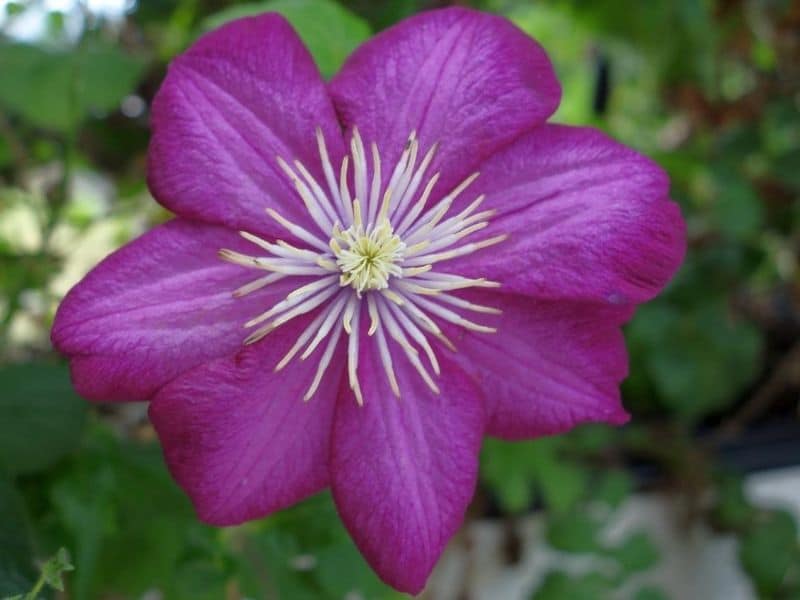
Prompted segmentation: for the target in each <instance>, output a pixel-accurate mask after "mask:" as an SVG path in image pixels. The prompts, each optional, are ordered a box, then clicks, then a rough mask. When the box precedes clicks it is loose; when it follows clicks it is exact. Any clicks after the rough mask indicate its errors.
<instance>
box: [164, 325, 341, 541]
mask: <svg viewBox="0 0 800 600" xmlns="http://www.w3.org/2000/svg"><path fill="white" fill-rule="evenodd" d="M308 320H309V319H308V318H305V317H303V318H298V319H296V320H293V321H290V322H289V323H287V324H285V325H283V326H281V327H279V328H278V329H277V330H275V331H274V332H273V333H271V334H270V335H269V338H268V339H266V340H264V341H263V342H261V343H258V344H256V345H254V346H250V347H248V348H247V349H245V350H243V351H242V352H240V353H239V354H238V355H237V356H235V357H230V358H224V359H220V360H217V361H214V362H211V363H208V364H206V365H203V366H201V367H198V368H197V369H194V370H193V371H190V372H188V373H186V374H185V375H182V376H181V377H179V378H178V379H176V380H175V381H173V382H171V383H170V384H169V385H167V386H165V387H164V388H163V389H162V390H161V391H160V392H159V393H158V394H157V395H156V397H155V398H154V400H153V402H152V403H151V405H150V419H151V420H152V422H153V425H154V426H155V428H156V431H157V432H158V435H159V438H160V439H161V444H162V446H163V448H164V456H165V458H166V461H167V465H168V466H169V469H170V472H171V473H172V475H173V477H174V478H175V480H176V481H177V482H178V483H179V484H180V486H181V487H182V488H183V489H184V490H185V491H186V493H187V494H188V495H189V497H190V498H191V499H192V502H193V503H194V506H195V509H196V510H197V513H198V515H199V517H200V518H201V519H202V520H203V521H205V522H207V523H211V524H214V525H233V524H237V523H242V522H244V521H247V520H250V519H256V518H260V517H263V516H265V515H267V514H269V513H271V512H273V511H276V510H280V509H282V508H285V507H287V506H290V505H292V504H294V503H295V502H298V501H300V500H302V499H303V498H305V497H306V496H309V495H310V494H313V493H316V492H318V491H319V490H321V489H322V488H324V487H325V486H326V485H327V484H328V467H327V458H328V446H329V438H330V430H331V421H332V418H333V411H334V408H335V406H336V401H335V400H336V399H335V396H336V390H337V389H338V386H339V380H340V378H341V375H342V373H343V368H342V365H343V354H341V353H340V354H338V355H335V356H334V359H333V361H332V362H331V364H330V366H329V367H328V369H327V370H326V374H325V375H324V377H323V379H322V383H321V385H320V388H319V390H318V391H317V393H316V394H315V395H314V397H313V398H311V400H310V401H308V402H303V399H302V398H303V394H304V392H305V391H306V389H307V388H308V386H309V384H310V382H311V378H312V377H313V375H314V368H313V366H312V365H311V364H310V363H311V362H312V360H313V358H312V359H310V360H309V361H308V362H303V361H299V360H295V361H291V362H290V363H289V364H288V365H287V366H286V368H285V369H284V370H282V371H280V372H278V373H276V372H275V371H274V367H275V365H276V363H277V362H278V361H279V359H280V358H281V356H282V355H283V354H285V353H286V352H287V350H288V349H289V347H290V346H291V345H292V344H293V343H294V341H295V339H296V338H297V336H298V335H299V334H300V332H301V331H302V328H303V327H304V326H305V325H307V324H308Z"/></svg>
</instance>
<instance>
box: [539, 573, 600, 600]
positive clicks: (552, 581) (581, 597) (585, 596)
mask: <svg viewBox="0 0 800 600" xmlns="http://www.w3.org/2000/svg"><path fill="white" fill-rule="evenodd" d="M610 592H611V586H610V584H609V582H608V581H607V580H606V579H605V578H604V577H603V576H602V575H601V574H600V573H588V574H585V575H568V574H567V573H564V572H562V571H551V572H550V573H548V574H547V576H546V577H545V579H544V582H543V583H542V585H541V586H540V587H539V589H538V590H537V591H536V593H535V594H534V595H533V600H565V599H567V598H568V599H569V600H597V599H598V598H607V597H608V594H609V593H610Z"/></svg>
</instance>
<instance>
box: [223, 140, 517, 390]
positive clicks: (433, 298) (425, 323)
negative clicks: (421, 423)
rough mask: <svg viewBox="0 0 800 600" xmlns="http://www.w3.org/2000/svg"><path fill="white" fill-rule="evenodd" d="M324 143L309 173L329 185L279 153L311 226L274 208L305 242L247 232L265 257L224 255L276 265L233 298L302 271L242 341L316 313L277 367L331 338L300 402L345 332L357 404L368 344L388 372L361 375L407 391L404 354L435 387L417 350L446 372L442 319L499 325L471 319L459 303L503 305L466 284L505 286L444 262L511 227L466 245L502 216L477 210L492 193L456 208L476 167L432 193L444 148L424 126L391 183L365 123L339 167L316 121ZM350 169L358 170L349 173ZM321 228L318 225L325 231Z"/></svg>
mask: <svg viewBox="0 0 800 600" xmlns="http://www.w3.org/2000/svg"><path fill="white" fill-rule="evenodd" d="M316 141H317V148H318V151H319V157H320V166H321V171H320V168H319V166H314V169H313V170H314V171H315V172H317V173H320V172H321V173H322V174H323V175H324V181H322V182H320V181H318V180H317V179H316V178H315V177H314V176H313V175H312V174H311V170H309V169H308V168H306V166H305V165H303V164H302V163H301V162H300V161H299V160H291V161H288V160H284V159H283V158H281V157H278V158H277V159H276V160H277V163H278V166H279V167H280V169H281V170H282V171H283V172H284V173H285V174H286V177H287V178H288V179H289V181H290V182H291V184H292V186H293V188H294V190H295V191H296V193H297V195H298V197H299V200H300V201H302V203H303V206H305V209H306V212H307V213H308V218H309V222H313V224H314V226H313V229H314V232H313V233H312V232H311V231H309V230H308V229H306V228H305V227H304V226H301V225H299V224H297V223H294V222H292V221H289V220H288V219H286V218H284V217H283V216H282V215H281V214H280V213H278V212H277V211H276V210H274V209H272V208H268V209H267V213H268V214H269V215H270V217H272V218H273V219H274V220H275V221H277V222H278V223H279V224H280V225H281V226H282V227H283V228H284V229H286V230H287V231H288V232H289V233H290V234H291V235H292V236H293V238H295V239H296V240H299V242H300V243H299V245H298V246H295V245H292V244H289V243H287V242H285V241H283V240H273V239H264V238H262V237H259V236H257V235H253V234H252V233H249V232H247V231H242V232H240V233H241V235H242V237H243V238H244V239H246V240H248V241H249V242H251V243H252V244H253V245H254V247H255V248H256V249H257V250H256V252H258V254H257V255H248V254H244V253H241V252H237V251H235V250H229V249H221V250H220V251H219V256H220V258H222V259H223V260H226V261H228V262H231V263H233V264H235V265H239V266H242V267H246V268H250V269H257V270H261V271H269V273H268V274H266V275H261V276H259V277H258V278H256V279H254V280H253V281H250V282H249V283H246V284H244V285H242V286H241V287H239V288H238V289H236V290H234V291H233V295H234V297H237V298H238V297H241V296H245V295H248V294H254V293H256V292H259V291H260V290H263V289H264V288H267V290H269V287H268V286H269V285H270V284H272V283H275V282H276V281H279V280H283V279H285V278H287V277H297V276H301V277H304V278H305V279H300V280H298V282H297V285H296V286H294V288H293V289H291V291H289V292H288V293H287V294H286V295H285V296H283V298H282V299H280V300H278V299H277V298H276V299H275V300H278V301H275V300H273V301H272V302H271V304H272V306H271V307H270V308H268V309H267V310H265V311H264V312H262V313H260V314H258V315H257V316H255V317H254V318H252V319H250V320H249V321H247V322H246V323H244V326H245V327H247V328H253V327H255V328H256V329H254V330H253V331H252V332H251V333H250V334H249V335H248V336H247V337H246V338H245V339H244V343H245V344H253V343H256V342H258V341H260V340H261V339H263V338H264V337H265V336H266V335H268V334H269V333H270V332H271V331H273V330H274V329H276V328H278V327H280V326H281V325H283V324H285V323H287V322H288V321H291V320H292V319H295V318H297V317H299V316H301V315H304V314H307V313H310V312H312V311H318V314H317V315H316V317H315V318H314V319H313V320H312V321H311V323H310V324H309V325H308V326H306V327H305V328H304V329H303V331H302V332H301V333H300V334H299V336H298V337H297V339H296V340H295V341H294V343H293V344H292V346H291V348H290V349H289V350H288V351H287V352H286V354H284V355H283V357H282V358H281V359H280V361H279V362H278V364H277V365H276V366H275V371H280V370H281V369H283V368H285V367H286V365H287V364H289V362H290V361H292V360H293V359H295V358H297V357H298V354H299V359H300V360H308V359H310V358H311V357H312V355H314V354H315V351H316V350H317V348H318V347H320V346H322V345H323V342H326V343H325V344H324V348H325V349H324V351H323V352H322V355H321V356H320V357H319V362H318V363H317V366H316V370H315V372H314V377H313V379H312V381H311V384H310V386H309V388H308V390H307V391H306V392H305V394H304V396H303V398H304V400H306V401H307V400H310V399H311V398H312V397H313V396H314V395H315V393H316V392H317V391H318V390H319V388H320V385H321V382H322V378H323V376H324V374H325V372H326V371H327V369H329V367H330V364H331V361H332V360H333V356H334V354H335V352H336V348H337V347H338V346H339V343H340V340H341V337H342V332H345V333H346V334H347V336H348V341H347V352H346V354H347V378H348V382H349V385H350V388H351V389H352V390H353V394H354V396H355V400H356V402H357V403H358V404H359V405H362V404H363V403H364V402H365V400H366V401H368V400H369V399H368V398H367V399H365V398H364V395H363V391H362V388H361V382H360V381H359V369H358V366H359V361H358V357H359V351H360V344H361V343H368V344H372V343H374V344H376V346H375V348H376V349H377V356H378V357H379V358H380V362H381V364H382V366H383V371H384V373H383V374H382V375H381V374H380V373H362V375H361V376H362V377H381V376H384V377H386V382H387V383H388V386H389V388H390V389H391V391H392V393H393V394H394V395H395V396H397V397H398V398H400V397H401V391H402V390H401V389H400V385H399V383H398V377H397V371H396V369H397V367H398V365H399V363H397V364H395V362H396V361H395V359H397V358H398V357H402V356H405V358H404V359H403V360H407V361H408V363H407V364H410V365H411V366H412V367H413V368H414V370H415V371H416V372H417V374H418V375H419V377H420V378H421V379H422V380H423V381H424V382H425V384H426V385H427V386H428V388H429V389H430V390H431V391H432V392H433V393H439V387H438V386H437V384H436V381H435V380H434V378H433V377H432V376H431V374H430V373H429V371H428V368H427V367H426V366H425V365H423V364H422V361H421V359H420V351H419V349H421V350H422V351H423V352H424V354H425V356H426V357H427V362H428V363H430V368H432V370H433V373H435V374H436V375H439V374H440V373H441V366H440V364H439V360H438V358H437V355H436V349H435V348H434V345H435V344H432V343H431V342H433V341H434V340H437V341H438V342H440V343H441V346H439V350H442V347H446V348H449V349H450V350H453V351H455V347H454V346H453V344H452V342H450V340H449V339H447V338H446V337H445V335H444V333H443V332H442V329H441V328H440V327H439V325H438V324H437V320H438V321H439V322H440V323H441V322H446V323H449V324H451V325H453V326H457V327H461V328H464V329H467V330H469V331H473V332H479V333H492V332H494V331H495V328H494V327H490V326H487V325H483V324H481V323H476V322H474V321H471V320H469V319H467V318H465V317H464V316H462V315H461V314H460V312H459V311H470V312H472V313H479V314H483V315H496V314H499V313H500V311H499V310H497V309H496V308H493V307H491V306H484V305H482V304H475V303H473V302H470V301H468V300H465V299H464V298H461V297H459V296H458V295H456V293H458V290H462V289H470V288H490V287H497V286H498V285H499V284H498V283H496V282H494V281H489V280H488V279H486V278H483V277H480V278H469V277H463V276H461V275H458V274H457V273H442V272H439V271H437V270H436V265H437V263H439V262H442V261H446V260H449V259H452V258H456V257H459V256H465V255H467V254H470V253H472V252H477V251H479V250H481V249H483V248H487V247H489V246H492V245H494V244H498V243H500V242H502V241H503V240H505V239H506V236H505V235H503V234H498V235H493V236H491V237H488V238H487V239H484V240H480V241H478V242H469V241H467V242H466V243H461V240H464V239H469V238H470V236H472V235H473V234H475V233H477V232H478V231H481V230H483V229H484V228H486V227H487V226H488V224H489V219H490V218H491V217H492V216H493V215H494V211H493V210H484V211H481V212H478V207H479V206H480V205H481V203H482V202H483V200H484V198H485V196H484V195H481V196H478V198H476V199H475V200H473V201H472V202H471V203H470V204H469V205H468V206H467V207H466V208H464V209H462V210H461V211H460V212H459V213H458V214H456V215H454V216H448V213H449V211H450V209H451V207H452V206H453V204H454V202H455V200H456V199H457V198H458V197H459V196H460V194H462V193H463V192H464V190H466V189H467V188H468V187H469V186H470V185H471V184H472V182H473V181H475V178H476V177H477V176H478V174H477V173H473V174H471V175H469V176H468V177H466V178H465V179H464V180H463V181H462V182H461V183H460V184H459V185H457V186H456V187H455V188H454V189H453V190H452V191H450V192H449V193H447V194H445V195H444V196H442V197H441V198H440V199H438V200H436V198H435V197H434V196H433V194H434V188H435V186H436V184H437V182H438V181H439V178H440V176H439V173H435V174H433V175H432V176H430V177H427V175H426V173H427V171H428V168H429V167H430V165H431V164H432V162H433V160H434V157H435V155H436V151H437V148H438V145H437V144H433V145H431V146H428V147H427V151H426V149H425V148H424V147H423V145H422V141H421V140H420V139H418V138H417V135H416V132H413V131H412V132H411V134H410V135H409V137H408V140H407V142H406V144H405V147H404V148H403V151H402V153H401V155H400V158H399V159H398V160H397V162H396V164H395V165H394V167H393V168H392V170H391V176H390V177H389V180H388V182H387V183H386V184H385V185H384V184H383V180H382V169H383V167H384V166H385V165H383V164H382V162H381V154H380V151H379V149H378V146H377V144H375V143H374V142H371V143H370V144H368V145H367V144H365V143H364V140H363V139H362V137H361V134H360V133H359V131H358V129H357V128H355V127H353V129H352V135H351V136H350V140H349V144H346V145H345V147H349V151H350V152H349V154H347V155H345V156H344V157H343V158H342V161H341V164H340V165H339V167H338V168H336V167H334V165H333V164H332V162H331V159H330V155H329V153H328V148H327V145H326V143H325V138H324V136H323V134H322V130H321V129H320V128H317V129H316ZM367 148H369V150H370V152H369V156H368V153H367ZM420 156H421V157H422V158H421V160H418V159H419V157H420ZM287 158H290V157H287ZM351 166H352V177H350V176H349V170H350V167H351ZM389 166H391V165H389ZM387 173H388V170H387ZM351 182H352V184H351ZM423 182H425V185H424V186H423ZM351 185H352V188H351ZM420 189H421V192H420ZM432 199H433V201H432V202H431V200H432ZM316 230H319V231H321V232H322V234H321V237H320V235H319V234H318V233H317V232H316ZM326 240H327V241H326ZM459 244H460V245H459ZM309 278H310V279H309ZM260 293H267V291H264V292H260ZM362 300H364V301H366V311H367V316H368V317H369V326H368V328H367V330H366V332H364V333H365V334H366V336H364V337H362V333H361V317H362V310H361V309H362ZM445 305H446V306H445ZM448 307H450V308H448ZM390 344H396V346H394V348H397V347H399V348H400V349H402V351H403V353H402V354H400V355H398V354H394V355H393V354H392V352H393V347H392V346H391V345H390Z"/></svg>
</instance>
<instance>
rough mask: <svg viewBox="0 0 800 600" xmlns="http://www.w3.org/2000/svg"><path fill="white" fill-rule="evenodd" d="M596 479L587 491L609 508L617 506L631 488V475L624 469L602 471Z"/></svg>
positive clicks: (628, 493)
mask: <svg viewBox="0 0 800 600" xmlns="http://www.w3.org/2000/svg"><path fill="white" fill-rule="evenodd" d="M598 479H599V480H598V481H597V482H596V484H595V485H593V486H591V487H590V488H589V493H590V494H591V497H592V498H593V499H596V500H599V501H601V502H603V503H605V504H607V505H608V507H609V508H618V507H619V505H620V504H622V502H623V501H624V500H625V499H626V498H627V497H628V496H629V495H630V493H631V490H632V489H633V481H632V480H631V476H630V475H629V474H628V473H627V472H625V471H620V470H609V471H604V472H603V473H602V474H601V475H600V476H599V478H598Z"/></svg>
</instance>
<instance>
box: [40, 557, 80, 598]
mask: <svg viewBox="0 0 800 600" xmlns="http://www.w3.org/2000/svg"><path fill="white" fill-rule="evenodd" d="M74 570H75V567H74V566H72V563H71V562H70V559H69V553H68V552H67V549H66V548H59V549H58V552H56V555H55V556H53V557H52V558H50V559H49V560H47V562H45V563H44V564H43V565H42V579H44V582H45V583H46V584H47V585H49V586H50V587H52V588H54V589H57V590H58V591H60V592H63V591H64V580H63V579H62V575H63V574H64V572H66V571H74Z"/></svg>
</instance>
